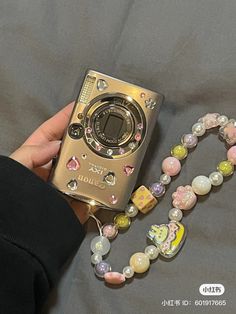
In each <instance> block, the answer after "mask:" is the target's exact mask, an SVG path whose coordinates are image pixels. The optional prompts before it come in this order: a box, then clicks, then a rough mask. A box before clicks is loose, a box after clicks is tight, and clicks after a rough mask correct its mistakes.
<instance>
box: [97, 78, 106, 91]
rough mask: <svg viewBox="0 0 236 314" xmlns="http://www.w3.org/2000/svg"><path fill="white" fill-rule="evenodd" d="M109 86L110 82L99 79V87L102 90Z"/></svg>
mask: <svg viewBox="0 0 236 314" xmlns="http://www.w3.org/2000/svg"><path fill="white" fill-rule="evenodd" d="M107 87H108V84H107V82H106V81H105V80H102V79H100V80H98V82H97V89H98V90H99V91H100V92H102V91H103V90H104V89H106V88H107Z"/></svg>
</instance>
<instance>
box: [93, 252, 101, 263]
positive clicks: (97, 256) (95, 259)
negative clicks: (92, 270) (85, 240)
mask: <svg viewBox="0 0 236 314" xmlns="http://www.w3.org/2000/svg"><path fill="white" fill-rule="evenodd" d="M101 261H102V255H101V254H99V253H94V254H93V255H91V263H92V264H98V263H100V262H101Z"/></svg>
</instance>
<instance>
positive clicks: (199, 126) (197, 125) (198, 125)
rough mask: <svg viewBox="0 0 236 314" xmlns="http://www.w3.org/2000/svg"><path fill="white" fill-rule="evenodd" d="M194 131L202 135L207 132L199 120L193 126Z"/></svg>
mask: <svg viewBox="0 0 236 314" xmlns="http://www.w3.org/2000/svg"><path fill="white" fill-rule="evenodd" d="M192 132H193V134H195V135H197V136H202V135H203V134H205V132H206V129H205V127H204V125H203V124H202V123H201V122H197V123H195V124H194V125H193V126H192Z"/></svg>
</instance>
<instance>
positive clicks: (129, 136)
mask: <svg viewBox="0 0 236 314" xmlns="http://www.w3.org/2000/svg"><path fill="white" fill-rule="evenodd" d="M106 110H107V112H105V111H106ZM99 115H101V116H100V117H99ZM110 115H115V116H116V117H115V118H114V117H112V118H111V119H108V117H110ZM84 116H85V119H84V128H85V133H84V139H85V142H86V143H87V145H88V146H89V148H90V149H92V150H93V151H94V152H95V153H96V154H98V155H100V156H102V157H105V158H109V159H110V158H122V157H124V156H127V155H129V154H130V153H133V152H134V151H135V150H136V149H137V148H138V147H139V146H140V145H141V143H142V141H143V138H144V136H145V133H146V119H145V115H144V113H143V110H142V108H141V106H140V105H139V104H138V103H137V102H136V101H135V100H133V99H132V98H131V97H129V96H127V95H125V94H121V93H116V94H103V95H100V96H98V97H96V98H94V99H93V100H92V101H91V102H90V104H89V105H88V107H87V111H86V112H85V115H84ZM102 117H103V119H104V121H103V122H102V123H101V120H100V119H102ZM114 119H115V122H116V125H117V121H116V120H118V121H119V119H123V123H121V122H120V129H119V128H118V130H119V131H117V134H118V135H119V136H117V138H116V140H114V139H113V140H111V141H110V140H109V136H107V137H106V136H105V138H104V136H103V135H102V133H104V132H102V131H103V130H104V128H105V133H106V135H107V134H108V135H110V136H111V134H112V135H113V131H114V130H113V129H112V128H111V129H110V128H109V127H108V128H106V127H105V125H106V122H107V120H108V125H109V124H110V126H112V125H113V122H114ZM99 120H100V121H99ZM109 120H110V121H109ZM99 122H100V123H99ZM118 125H119V123H118ZM127 125H128V127H127ZM140 126H141V127H140ZM122 127H123V129H122ZM125 128H127V131H128V132H127V133H125V132H123V131H124V130H125ZM116 130H117V128H115V131H116ZM117 134H116V135H117ZM111 137H112V136H111ZM107 139H108V140H107Z"/></svg>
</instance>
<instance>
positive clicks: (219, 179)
mask: <svg viewBox="0 0 236 314" xmlns="http://www.w3.org/2000/svg"><path fill="white" fill-rule="evenodd" d="M209 179H210V181H211V184H212V185H214V186H218V185H221V184H222V183H223V181H224V177H223V176H222V174H221V173H220V172H217V171H215V172H212V173H211V174H210V175H209Z"/></svg>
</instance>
